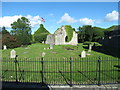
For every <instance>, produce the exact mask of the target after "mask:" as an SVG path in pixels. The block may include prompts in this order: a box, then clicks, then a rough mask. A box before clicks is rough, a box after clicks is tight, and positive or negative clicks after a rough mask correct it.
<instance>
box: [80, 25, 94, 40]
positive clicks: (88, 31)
mask: <svg viewBox="0 0 120 90" xmlns="http://www.w3.org/2000/svg"><path fill="white" fill-rule="evenodd" d="M78 29H79V32H78V37H79V40H81V42H84V41H90V42H91V41H92V40H93V29H92V26H91V25H85V26H83V27H79V28H78ZM79 42H80V41H79Z"/></svg>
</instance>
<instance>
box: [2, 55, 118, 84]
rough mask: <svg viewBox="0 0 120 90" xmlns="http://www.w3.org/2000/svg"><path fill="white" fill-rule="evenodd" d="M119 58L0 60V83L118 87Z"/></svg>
mask: <svg viewBox="0 0 120 90" xmlns="http://www.w3.org/2000/svg"><path fill="white" fill-rule="evenodd" d="M116 65H117V66H120V59H119V58H106V57H105V58H103V57H101V58H100V57H99V58H72V57H70V58H43V57H42V58H17V57H16V58H14V59H11V58H3V60H2V81H15V82H16V83H18V82H36V83H42V85H44V84H48V85H70V86H72V85H103V84H118V83H120V77H119V75H120V72H119V71H120V69H119V68H116V67H114V66H116Z"/></svg>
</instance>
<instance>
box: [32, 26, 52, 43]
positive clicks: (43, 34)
mask: <svg viewBox="0 0 120 90" xmlns="http://www.w3.org/2000/svg"><path fill="white" fill-rule="evenodd" d="M48 34H50V33H49V32H48V31H47V30H46V29H45V28H44V26H43V24H40V28H38V30H37V31H36V32H35V33H34V40H35V41H37V42H40V43H41V42H42V41H45V40H46V38H47V35H48Z"/></svg>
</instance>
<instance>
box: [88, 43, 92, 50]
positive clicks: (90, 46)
mask: <svg viewBox="0 0 120 90" xmlns="http://www.w3.org/2000/svg"><path fill="white" fill-rule="evenodd" d="M91 49H92V45H91V44H90V45H89V50H88V52H91Z"/></svg>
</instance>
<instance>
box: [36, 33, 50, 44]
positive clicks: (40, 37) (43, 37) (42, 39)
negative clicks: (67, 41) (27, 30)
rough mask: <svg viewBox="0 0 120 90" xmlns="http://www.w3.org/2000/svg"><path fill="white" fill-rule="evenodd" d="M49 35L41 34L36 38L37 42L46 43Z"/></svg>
mask: <svg viewBox="0 0 120 90" xmlns="http://www.w3.org/2000/svg"><path fill="white" fill-rule="evenodd" d="M47 35H48V33H41V34H37V35H35V36H34V38H35V41H37V42H40V43H42V41H46V38H47Z"/></svg>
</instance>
